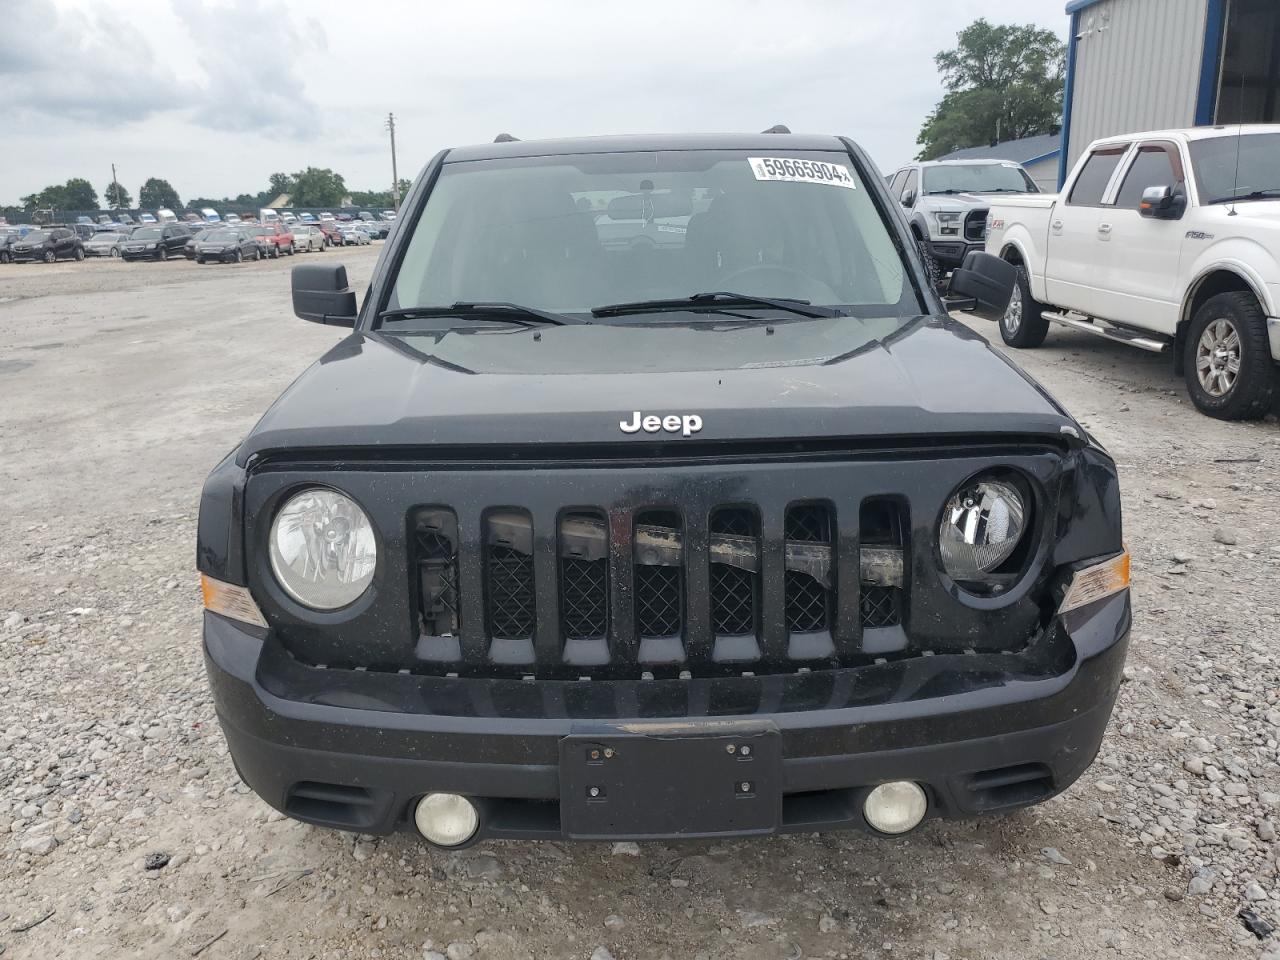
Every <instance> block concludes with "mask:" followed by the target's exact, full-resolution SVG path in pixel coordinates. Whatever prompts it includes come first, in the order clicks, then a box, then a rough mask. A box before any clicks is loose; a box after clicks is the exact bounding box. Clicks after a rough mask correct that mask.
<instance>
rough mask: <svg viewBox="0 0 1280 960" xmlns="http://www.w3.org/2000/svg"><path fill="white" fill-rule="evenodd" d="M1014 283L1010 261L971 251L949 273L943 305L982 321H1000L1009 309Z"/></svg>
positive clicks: (1016, 274) (1014, 272) (1013, 271)
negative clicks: (980, 318) (944, 303)
mask: <svg viewBox="0 0 1280 960" xmlns="http://www.w3.org/2000/svg"><path fill="white" fill-rule="evenodd" d="M1017 282H1018V270H1017V268H1016V267H1015V266H1014V265H1013V264H1011V263H1009V262H1007V261H1005V260H1001V259H1000V258H999V257H994V256H992V255H991V254H989V253H983V252H981V251H980V250H973V251H970V253H969V255H968V256H966V257H965V258H964V263H963V264H962V265H961V266H960V267H958V268H957V269H956V270H955V271H953V272H952V274H951V287H950V290H949V291H948V293H947V298H946V304H947V307H948V308H949V309H952V310H956V309H959V310H964V311H966V312H969V313H973V314H975V315H976V316H979V317H982V319H984V320H999V319H1000V318H1001V317H1003V316H1004V313H1005V311H1006V310H1008V309H1009V301H1010V300H1012V299H1013V288H1014V286H1015V285H1016V284H1017Z"/></svg>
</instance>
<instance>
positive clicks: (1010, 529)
mask: <svg viewBox="0 0 1280 960" xmlns="http://www.w3.org/2000/svg"><path fill="white" fill-rule="evenodd" d="M1026 515H1027V510H1026V504H1025V503H1024V502H1023V499H1022V494H1021V493H1019V492H1018V488H1017V487H1015V486H1014V485H1013V484H1011V483H1007V482H1005V481H1003V480H995V479H978V480H971V481H969V482H968V483H966V484H965V485H964V486H963V487H961V488H960V489H959V490H957V491H956V492H955V493H954V494H952V495H951V499H950V500H949V501H947V507H946V509H945V510H944V511H943V513H942V527H941V529H940V530H939V531H938V548H939V551H940V553H941V554H942V565H943V567H944V568H945V569H946V571H947V573H948V574H949V575H950V576H951V578H952V579H954V580H982V579H984V577H985V575H986V574H989V573H991V572H992V571H993V570H995V569H996V568H997V567H999V566H1000V564H1002V563H1004V562H1005V561H1006V560H1008V559H1009V557H1010V556H1011V555H1012V554H1013V551H1014V550H1015V549H1017V546H1018V543H1019V542H1020V541H1021V540H1022V534H1023V531H1024V530H1025V529H1026Z"/></svg>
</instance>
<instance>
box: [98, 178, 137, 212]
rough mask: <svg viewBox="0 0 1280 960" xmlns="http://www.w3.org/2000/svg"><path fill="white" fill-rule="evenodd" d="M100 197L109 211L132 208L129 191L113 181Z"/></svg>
mask: <svg viewBox="0 0 1280 960" xmlns="http://www.w3.org/2000/svg"><path fill="white" fill-rule="evenodd" d="M102 197H103V200H105V201H106V204H107V209H109V210H122V209H128V208H130V207H132V206H133V197H131V196H129V191H128V190H126V189H125V188H124V187H123V186H121V185H120V184H119V183H117V182H116V181H114V180H113V181H112V182H111V183H108V184H107V185H106V187H105V188H104V189H103V191H102Z"/></svg>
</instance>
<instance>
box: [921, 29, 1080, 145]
mask: <svg viewBox="0 0 1280 960" xmlns="http://www.w3.org/2000/svg"><path fill="white" fill-rule="evenodd" d="M933 61H934V63H936V64H937V65H938V70H939V72H940V73H941V74H942V83H943V86H944V87H946V89H947V93H946V95H945V96H943V98H942V101H941V102H940V103H939V104H938V105H937V106H936V107H935V108H934V109H933V112H932V113H930V114H929V116H928V118H927V119H926V120H925V122H924V126H923V127H921V129H920V135H919V136H918V137H917V138H916V143H918V144H920V147H921V149H920V153H919V155H918V156H917V157H916V159H917V160H931V159H933V158H934V157H939V156H941V155H943V154H944V153H950V152H951V151H952V150H959V149H961V148H963V147H977V146H985V145H988V144H992V143H997V142H1000V141H1003V140H1018V139H1020V138H1022V137H1031V136H1035V135H1037V134H1042V133H1057V132H1058V130H1059V129H1060V127H1061V119H1062V90H1063V72H1064V70H1065V64H1066V46H1065V44H1063V43H1062V41H1061V40H1059V39H1058V37H1057V35H1056V34H1054V32H1053V31H1052V30H1040V29H1037V28H1036V27H1034V26H1032V25H1030V24H1026V25H1019V24H999V25H993V24H991V23H988V22H987V20H985V19H979V20H975V21H974V22H973V23H971V24H969V26H967V27H965V28H964V29H963V30H961V31H960V33H959V34H957V36H956V47H955V49H954V50H943V51H942V52H940V53H939V54H938V55H937V56H935V57H934V58H933Z"/></svg>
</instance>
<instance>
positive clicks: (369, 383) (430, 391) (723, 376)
mask: <svg viewBox="0 0 1280 960" xmlns="http://www.w3.org/2000/svg"><path fill="white" fill-rule="evenodd" d="M840 319H841V320H842V321H843V322H844V323H846V324H852V325H854V326H855V327H857V328H858V329H850V330H848V331H847V336H845V337H844V338H843V339H842V338H839V337H825V338H824V337H821V336H818V335H817V334H816V332H815V331H813V330H812V329H808V330H802V329H801V328H802V327H805V326H807V324H788V323H785V322H781V321H780V322H778V323H776V324H773V325H768V326H766V325H765V324H756V323H739V324H737V325H736V327H727V326H726V325H724V324H720V325H717V327H716V328H715V329H710V328H709V327H707V326H704V325H696V324H695V325H688V326H685V325H681V326H672V325H658V324H635V325H613V324H599V325H595V326H590V327H582V326H565V327H539V328H536V329H528V328H503V329H502V330H501V332H498V331H494V330H492V329H491V330H489V331H487V332H483V333H477V332H475V331H469V332H455V333H450V334H443V335H442V334H440V333H432V334H426V335H388V334H385V333H381V332H377V333H362V332H357V333H354V334H352V335H351V336H350V337H348V338H346V339H345V340H343V341H342V342H341V343H339V344H338V345H337V346H335V347H334V348H333V349H332V350H330V351H329V352H328V353H327V354H326V355H325V356H324V357H322V358H321V359H320V360H319V361H317V362H316V363H315V364H314V365H312V367H311V368H310V369H308V370H307V371H306V372H305V373H304V374H303V375H302V376H301V377H299V378H298V380H296V381H295V382H294V383H293V385H292V386H290V387H289V389H288V390H286V391H285V392H284V393H283V394H282V395H281V396H280V398H279V399H278V400H277V401H276V402H275V404H273V405H272V407H271V408H270V409H269V410H268V411H267V412H266V414H265V415H264V416H263V417H262V419H261V420H260V421H259V423H258V425H257V426H256V427H255V428H254V430H253V431H252V433H251V434H250V435H249V436H248V437H247V438H246V439H245V441H244V443H243V445H242V446H241V448H240V451H239V456H238V458H237V459H238V460H239V461H240V462H241V463H242V464H243V463H245V462H247V461H248V459H249V457H251V456H252V455H254V454H258V453H266V452H269V451H284V450H290V449H298V448H308V447H312V448H314V447H324V448H330V449H332V448H352V447H391V446H394V447H400V448H405V447H414V446H422V445H430V444H449V445H454V444H459V445H475V444H479V445H499V446H501V445H512V444H529V443H564V444H582V443H613V444H616V443H620V442H637V443H638V442H644V441H646V440H647V441H653V440H665V441H678V442H683V440H682V438H681V437H680V435H679V434H678V433H676V434H669V433H663V432H660V433H657V434H652V433H645V432H643V431H642V432H639V433H633V434H626V433H624V432H623V431H622V430H621V429H620V426H619V424H620V421H623V420H628V421H629V420H631V419H633V414H634V412H635V411H640V412H641V413H642V414H643V415H646V416H647V415H650V414H656V415H662V416H666V415H672V414H674V415H689V414H693V415H697V416H699V417H701V419H702V423H703V426H702V429H701V431H700V432H699V433H698V434H697V435H696V436H697V439H698V440H702V441H724V440H752V439H757V440H765V439H802V438H865V437H877V436H885V437H888V436H907V435H912V434H914V435H921V434H928V435H945V434H952V435H959V434H965V435H973V434H985V435H995V434H1010V435H1020V436H1028V435H1039V436H1052V437H1058V436H1059V435H1060V434H1061V431H1062V428H1063V427H1070V428H1075V429H1078V428H1077V427H1076V424H1075V421H1073V420H1072V419H1071V418H1070V417H1069V416H1068V415H1067V414H1066V413H1065V412H1064V411H1063V410H1062V409H1061V408H1060V407H1059V406H1058V405H1057V403H1056V402H1055V401H1054V400H1053V399H1052V398H1051V397H1050V396H1049V395H1048V394H1047V393H1046V392H1045V391H1044V390H1043V389H1042V388H1041V387H1039V386H1038V385H1037V384H1035V383H1034V381H1032V380H1031V379H1030V378H1029V377H1027V376H1025V375H1024V374H1023V373H1022V372H1021V371H1020V370H1018V368H1016V367H1015V366H1014V365H1013V364H1012V363H1011V362H1009V361H1007V360H1006V359H1005V358H1004V357H1003V356H1001V355H1000V354H999V353H997V352H996V351H994V350H993V349H992V348H991V347H990V346H989V345H988V344H987V342H986V340H985V339H983V338H982V337H980V336H978V335H977V334H975V333H973V332H972V331H970V330H969V329H968V328H967V327H964V326H963V325H961V324H959V323H957V322H955V321H954V320H952V319H950V318H949V317H921V318H918V319H915V320H912V321H908V322H906V323H905V324H901V323H900V322H899V321H892V322H891V324H889V326H891V328H892V329H891V330H890V331H889V332H887V333H886V332H885V331H884V330H883V329H876V327H875V326H874V324H875V322H874V321H871V322H867V323H864V322H862V321H857V320H854V319H851V318H840ZM816 322H819V323H820V322H821V321H816ZM882 324H883V322H882ZM464 361H465V362H464Z"/></svg>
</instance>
